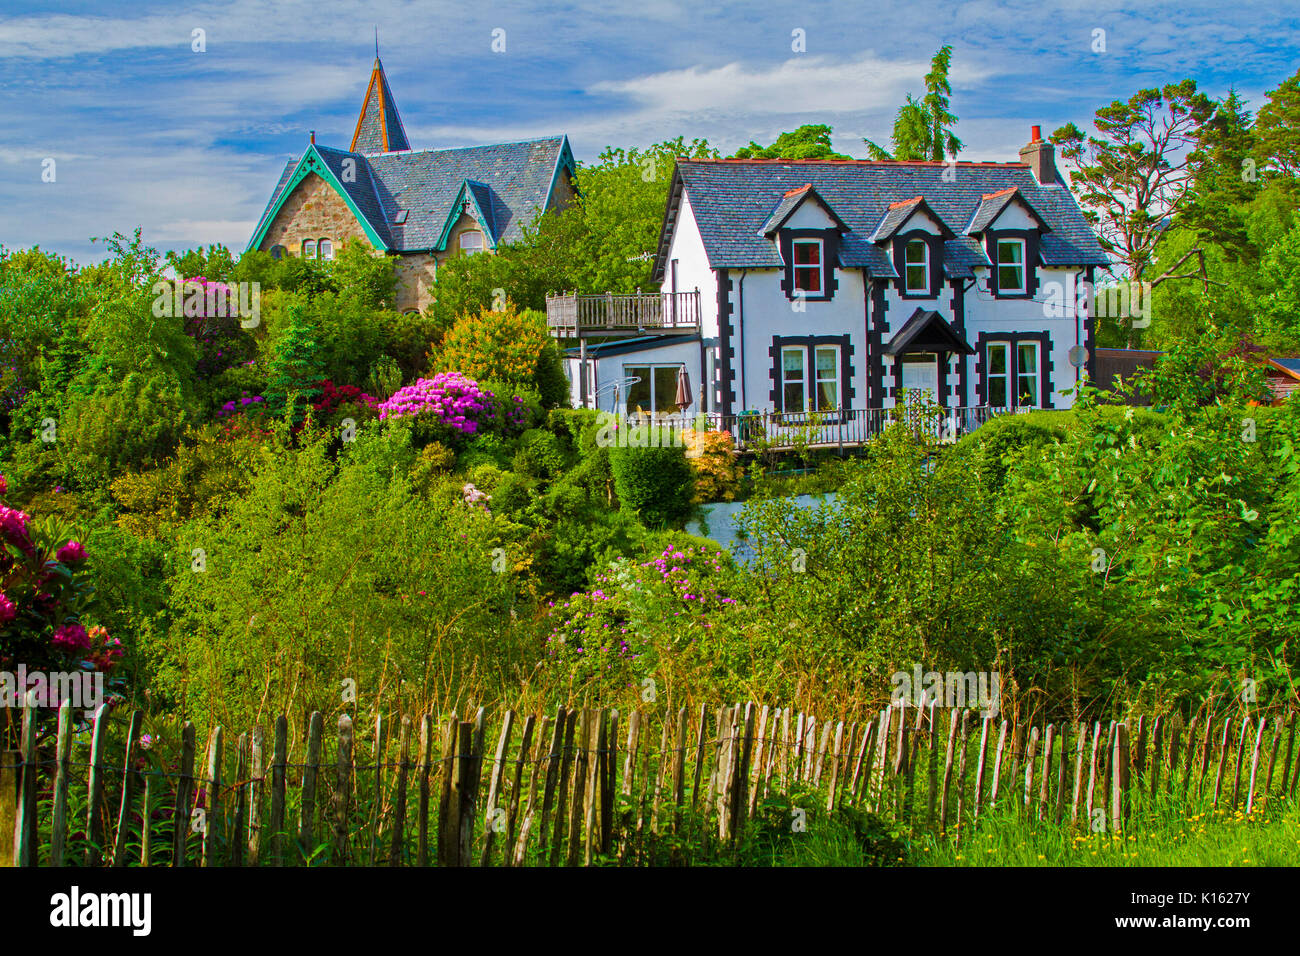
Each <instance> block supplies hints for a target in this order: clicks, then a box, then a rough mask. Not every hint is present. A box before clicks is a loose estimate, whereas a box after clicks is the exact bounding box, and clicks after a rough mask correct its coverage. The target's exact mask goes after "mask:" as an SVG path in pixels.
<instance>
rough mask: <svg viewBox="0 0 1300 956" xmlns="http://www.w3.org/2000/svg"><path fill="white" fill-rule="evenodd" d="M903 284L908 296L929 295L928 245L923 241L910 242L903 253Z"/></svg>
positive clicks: (914, 240)
mask: <svg viewBox="0 0 1300 956" xmlns="http://www.w3.org/2000/svg"><path fill="white" fill-rule="evenodd" d="M904 259H905V262H904V265H903V271H904V283H905V288H906V290H907V294H908V295H929V293H930V245H929V243H927V242H926V241H925V240H924V239H913V240H911V241H910V242H909V243H908V244H907V246H906V249H905V251H904Z"/></svg>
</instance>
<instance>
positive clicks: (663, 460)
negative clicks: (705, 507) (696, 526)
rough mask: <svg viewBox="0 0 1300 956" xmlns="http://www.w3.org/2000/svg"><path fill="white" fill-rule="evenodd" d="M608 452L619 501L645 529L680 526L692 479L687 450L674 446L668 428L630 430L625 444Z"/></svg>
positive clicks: (687, 512) (686, 514) (688, 508)
mask: <svg viewBox="0 0 1300 956" xmlns="http://www.w3.org/2000/svg"><path fill="white" fill-rule="evenodd" d="M643 443H644V444H643ZM609 451H610V455H609V457H610V465H611V468H612V470H613V474H614V490H615V491H617V492H618V497H619V501H620V502H621V503H622V505H623V507H625V508H629V509H631V510H632V511H634V512H636V514H637V515H638V516H640V518H641V520H642V521H643V522H644V523H645V524H646V526H647V527H652V528H653V527H662V526H664V525H677V524H681V523H682V522H684V521H685V520H686V519H687V518H688V517H689V516H690V514H691V510H692V505H691V499H692V496H693V494H694V490H693V488H694V478H693V476H692V474H691V466H690V465H688V464H687V462H686V449H685V448H684V447H683V446H681V445H675V444H673V433H672V430H671V429H668V428H660V427H658V426H641V427H638V428H634V429H631V434H629V435H628V436H627V444H625V445H621V446H618V447H615V448H611V449H610V450H609Z"/></svg>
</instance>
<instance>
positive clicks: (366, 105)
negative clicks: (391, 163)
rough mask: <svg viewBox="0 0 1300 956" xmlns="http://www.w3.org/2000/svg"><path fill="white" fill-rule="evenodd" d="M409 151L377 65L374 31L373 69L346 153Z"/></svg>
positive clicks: (377, 43) (377, 51)
mask: <svg viewBox="0 0 1300 956" xmlns="http://www.w3.org/2000/svg"><path fill="white" fill-rule="evenodd" d="M410 148H411V144H410V143H409V142H407V139H406V130H405V129H403V128H402V118H401V117H400V116H398V115H397V104H396V103H395V102H394V101H393V91H392V90H390V89H389V88H388V77H387V76H385V75H384V65H383V64H382V63H380V62H379V31H378V30H376V31H375V65H374V68H373V69H372V70H371V71H370V85H369V86H368V87H366V99H365V102H363V103H362V104H361V115H360V116H358V117H357V130H356V132H355V133H353V134H352V145H351V146H349V147H348V150H349V152H353V153H358V152H360V153H396V152H404V151H406V150H409V149H410Z"/></svg>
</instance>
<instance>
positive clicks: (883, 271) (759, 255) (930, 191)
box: [655, 159, 1110, 278]
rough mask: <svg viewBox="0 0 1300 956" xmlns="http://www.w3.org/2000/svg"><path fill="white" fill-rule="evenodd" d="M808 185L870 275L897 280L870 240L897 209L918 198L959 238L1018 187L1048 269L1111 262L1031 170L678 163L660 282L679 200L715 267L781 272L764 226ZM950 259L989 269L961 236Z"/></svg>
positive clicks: (964, 271) (1017, 166) (1054, 190)
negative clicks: (1038, 223)
mask: <svg viewBox="0 0 1300 956" xmlns="http://www.w3.org/2000/svg"><path fill="white" fill-rule="evenodd" d="M946 170H955V172H956V177H955V181H954V177H953V175H952V173H948V175H947V177H946V179H947V181H945V171H946ZM806 184H811V186H812V187H813V188H814V189H816V190H817V194H818V196H819V197H820V198H821V199H822V200H823V201H824V202H825V203H826V204H827V205H828V206H830V207H832V208H834V210H835V212H836V214H837V215H838V216H839V218H840V219H841V220H842V221H843V222H844V223H845V224H846V225H847V226H848V227H849V231H848V232H846V233H845V234H844V236H843V238H842V239H841V240H840V249H839V259H840V263H841V265H842V266H843V267H844V268H850V269H853V268H866V269H868V270H869V271H870V272H871V274H872V275H873V276H877V277H892V276H894V275H895V274H896V273H895V271H894V268H893V265H892V263H891V262H890V256H889V255H888V253H887V251H886V249H885V248H883V247H882V246H880V245H877V244H876V243H875V242H873V241H872V236H873V235H874V234H875V233H876V231H877V229H878V228H879V227H880V226H881V225H882V223H883V222H884V220H885V217H886V216H887V215H888V214H889V213H890V208H889V207H890V206H891V205H892V204H893V203H896V202H900V201H906V200H913V199H915V198H916V197H920V198H921V199H923V200H924V201H925V205H926V207H927V208H928V209H929V210H930V212H931V213H932V214H933V215H934V216H935V218H936V219H937V220H938V221H939V222H942V223H944V224H945V225H946V226H948V227H949V229H953V230H954V231H956V228H960V227H962V226H964V225H966V224H967V223H969V222H970V221H971V220H972V218H973V217H974V214H975V211H976V210H977V209H978V208H979V206H980V204H981V203H982V202H983V201H984V200H983V197H984V196H985V195H987V194H989V193H995V192H998V191H999V190H1003V189H1007V188H1009V187H1012V186H1015V187H1017V189H1018V191H1019V192H1020V194H1021V195H1022V196H1023V197H1024V199H1025V201H1026V202H1028V203H1029V204H1030V205H1032V206H1033V208H1034V209H1035V210H1036V211H1037V212H1038V214H1039V215H1040V216H1041V217H1042V218H1043V220H1044V221H1045V222H1046V224H1047V225H1048V226H1050V228H1051V232H1049V233H1046V234H1045V235H1044V236H1043V237H1042V241H1041V242H1040V244H1039V253H1040V258H1041V261H1042V263H1043V264H1044V265H1047V266H1054V265H1059V266H1088V265H1095V266H1103V267H1104V266H1106V265H1109V262H1110V260H1109V258H1108V257H1107V255H1106V253H1105V252H1104V251H1103V250H1102V248H1101V246H1100V245H1099V244H1098V242H1097V236H1096V234H1095V233H1094V232H1093V231H1092V228H1091V227H1090V226H1089V225H1088V221H1087V220H1086V219H1084V217H1083V213H1082V212H1080V210H1079V207H1078V205H1077V204H1076V203H1075V200H1074V197H1073V196H1072V195H1071V193H1070V191H1069V190H1068V189H1066V188H1064V187H1062V186H1041V185H1039V183H1038V182H1037V180H1035V179H1034V176H1033V173H1032V172H1030V170H1029V166H1028V165H1026V164H1025V163H956V164H952V165H950V164H947V163H929V162H874V161H870V160H700V159H682V160H679V161H678V164H677V169H676V170H675V172H674V173H673V183H672V187H671V190H670V197H669V202H668V206H667V209H666V213H665V218H664V230H665V231H664V234H663V236H661V241H660V251H659V255H658V257H657V258H656V261H655V275H656V278H662V276H663V271H664V265H665V263H664V257H665V255H666V249H667V245H666V239H667V237H668V236H669V235H670V231H671V230H672V229H673V228H674V225H675V221H676V217H677V216H678V215H679V214H680V209H681V196H682V194H686V195H689V197H690V203H691V207H692V209H693V210H694V214H695V219H696V222H697V223H698V225H699V229H700V235H701V237H702V239H703V241H704V249H705V252H706V254H707V255H708V259H709V265H710V267H712V268H714V269H776V268H780V266H781V260H780V256H779V255H778V253H777V250H776V248H775V243H773V242H772V240H771V239H768V238H767V237H766V236H764V235H763V234H762V228H763V226H764V224H765V223H766V222H767V221H768V219H769V218H770V217H771V215H772V210H773V209H774V208H775V206H776V205H777V204H778V203H779V202H780V201H781V199H782V197H783V196H784V195H785V193H787V192H788V191H790V190H791V189H798V188H800V187H802V186H804V185H806ZM912 211H914V210H908V213H909V214H910V212H912ZM944 260H945V261H944V269H945V271H946V272H947V274H948V275H950V276H961V275H969V274H970V270H971V268H972V266H975V265H982V266H987V265H988V264H989V263H988V258H987V257H986V256H985V255H984V252H983V250H982V249H980V248H979V243H978V242H977V241H976V240H974V239H972V238H970V237H968V236H961V235H957V236H955V237H953V238H951V239H948V240H947V241H946V242H945V243H944Z"/></svg>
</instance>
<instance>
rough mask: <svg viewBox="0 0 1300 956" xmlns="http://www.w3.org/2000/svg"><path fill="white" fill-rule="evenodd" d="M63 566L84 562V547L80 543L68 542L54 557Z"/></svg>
mask: <svg viewBox="0 0 1300 956" xmlns="http://www.w3.org/2000/svg"><path fill="white" fill-rule="evenodd" d="M54 556H55V557H56V558H58V559H59V560H60V561H61V562H63V563H64V564H72V563H74V562H80V561H85V560H86V546H85V545H84V544H82V543H81V542H80V541H69V542H68V543H67V544H65V545H64V546H63V547H61V548H59V550H58V551H57V552H56V553H55V555H54Z"/></svg>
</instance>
